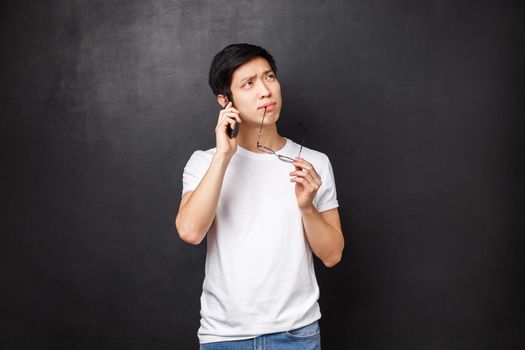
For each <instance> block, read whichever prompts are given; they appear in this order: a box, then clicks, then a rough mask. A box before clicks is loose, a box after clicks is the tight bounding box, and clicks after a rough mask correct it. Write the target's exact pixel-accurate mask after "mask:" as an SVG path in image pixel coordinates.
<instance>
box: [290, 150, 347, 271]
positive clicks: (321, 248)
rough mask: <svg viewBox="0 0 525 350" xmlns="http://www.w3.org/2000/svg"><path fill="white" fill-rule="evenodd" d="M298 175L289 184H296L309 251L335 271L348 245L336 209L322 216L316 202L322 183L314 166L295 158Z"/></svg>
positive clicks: (292, 173) (293, 173) (296, 193)
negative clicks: (314, 200) (345, 246)
mask: <svg viewBox="0 0 525 350" xmlns="http://www.w3.org/2000/svg"><path fill="white" fill-rule="evenodd" d="M294 165H295V171H293V172H291V173H290V176H292V178H291V179H290V181H292V182H295V183H296V184H295V195H296V197H297V204H298V206H299V209H300V210H301V215H302V218H303V225H304V230H305V232H306V237H307V239H308V243H309V244H310V248H311V249H312V251H313V252H314V254H315V255H316V256H317V257H318V258H319V259H321V260H322V261H323V263H324V265H325V266H326V267H333V266H335V265H336V264H337V263H338V262H339V261H341V257H342V255H343V248H344V245H345V241H344V237H343V231H342V229H341V221H340V219H339V211H338V209H337V208H333V209H330V210H326V211H323V212H321V213H319V212H318V211H317V209H316V208H315V206H314V205H313V199H314V197H315V195H316V193H317V191H318V190H319V188H320V187H321V184H322V179H321V177H320V176H319V174H318V173H317V171H316V170H315V168H314V166H313V165H312V164H311V163H309V162H307V161H306V160H305V159H303V158H295V162H294Z"/></svg>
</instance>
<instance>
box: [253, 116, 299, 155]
mask: <svg viewBox="0 0 525 350" xmlns="http://www.w3.org/2000/svg"><path fill="white" fill-rule="evenodd" d="M265 115H266V108H264V113H263V117H262V121H261V128H260V129H259V134H258V135H257V149H258V150H260V151H262V152H265V153H273V154H274V155H275V156H277V158H279V159H280V160H282V161H283V162H288V163H293V162H295V160H294V159H292V158H290V157H288V156H285V155H282V154H278V153H275V152H274V150H272V149H271V148H269V147H266V146H263V145H261V144H260V143H259V139H260V137H261V134H262V127H263V124H264V116H265ZM297 124H299V126H300V127H301V128H302V129H303V140H302V141H301V148H299V155H298V156H297V157H300V156H301V151H302V150H303V145H304V140H305V139H306V128H305V127H304V125H303V124H301V123H300V122H297Z"/></svg>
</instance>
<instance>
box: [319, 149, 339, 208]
mask: <svg viewBox="0 0 525 350" xmlns="http://www.w3.org/2000/svg"><path fill="white" fill-rule="evenodd" d="M323 170H324V171H321V174H322V175H321V181H322V183H321V187H320V188H319V190H318V191H317V194H316V196H315V198H314V202H313V203H314V206H315V207H316V209H317V211H318V212H323V211H326V210H329V209H333V208H337V207H339V202H338V201H337V191H336V188H335V177H334V170H333V169H332V164H331V163H330V159H329V158H328V157H326V165H325V166H324V168H323Z"/></svg>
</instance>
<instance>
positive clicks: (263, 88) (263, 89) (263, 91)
mask: <svg viewBox="0 0 525 350" xmlns="http://www.w3.org/2000/svg"><path fill="white" fill-rule="evenodd" d="M259 94H260V95H261V97H268V96H270V89H268V87H267V86H266V84H265V83H264V81H261V87H260V91H259Z"/></svg>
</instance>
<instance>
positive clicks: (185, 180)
mask: <svg viewBox="0 0 525 350" xmlns="http://www.w3.org/2000/svg"><path fill="white" fill-rule="evenodd" d="M209 167H210V163H209V161H208V157H206V153H205V152H204V151H201V150H197V151H195V152H193V154H192V155H191V157H190V159H189V160H188V162H187V163H186V166H185V167H184V172H183V174H182V196H184V193H186V192H188V191H193V190H195V189H196V188H197V186H198V185H199V183H200V182H201V180H202V178H203V177H204V175H205V174H206V171H208V168H209Z"/></svg>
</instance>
